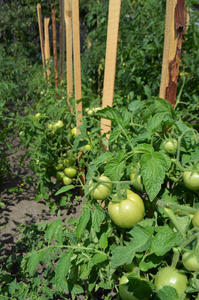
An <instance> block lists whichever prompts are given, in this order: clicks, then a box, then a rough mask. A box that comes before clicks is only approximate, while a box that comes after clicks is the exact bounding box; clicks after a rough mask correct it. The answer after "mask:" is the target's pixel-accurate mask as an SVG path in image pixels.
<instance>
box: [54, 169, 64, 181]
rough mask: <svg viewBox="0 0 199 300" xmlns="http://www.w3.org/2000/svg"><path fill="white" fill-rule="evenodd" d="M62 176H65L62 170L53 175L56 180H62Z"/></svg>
mask: <svg viewBox="0 0 199 300" xmlns="http://www.w3.org/2000/svg"><path fill="white" fill-rule="evenodd" d="M64 176H65V174H64V172H61V171H58V172H56V175H55V177H56V179H57V180H58V181H62V180H63V177H64Z"/></svg>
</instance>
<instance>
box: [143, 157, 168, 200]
mask: <svg viewBox="0 0 199 300" xmlns="http://www.w3.org/2000/svg"><path fill="white" fill-rule="evenodd" d="M140 164H141V175H142V178H143V183H144V186H145V189H146V192H147V194H148V196H149V199H150V200H151V201H153V200H154V198H155V197H156V196H157V194H158V193H159V191H160V189H161V185H162V184H163V182H164V178H165V173H166V171H168V169H169V167H170V160H169V159H168V157H167V156H166V155H165V154H164V153H160V152H154V153H153V154H148V153H146V154H143V155H142V157H141V162H140Z"/></svg>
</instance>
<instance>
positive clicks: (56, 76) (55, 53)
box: [51, 4, 58, 88]
mask: <svg viewBox="0 0 199 300" xmlns="http://www.w3.org/2000/svg"><path fill="white" fill-rule="evenodd" d="M51 12H52V32H53V56H54V70H55V88H58V69H57V40H56V22H55V5H54V4H51Z"/></svg>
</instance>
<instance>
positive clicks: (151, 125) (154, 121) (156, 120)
mask: <svg viewBox="0 0 199 300" xmlns="http://www.w3.org/2000/svg"><path fill="white" fill-rule="evenodd" d="M167 115H168V114H167V113H165V112H163V113H159V114H155V115H154V116H151V117H150V118H149V121H148V124H147V127H146V128H147V131H149V132H153V133H154V132H155V131H156V130H157V129H158V127H159V126H160V125H161V123H162V121H163V120H164V118H165V116H167Z"/></svg>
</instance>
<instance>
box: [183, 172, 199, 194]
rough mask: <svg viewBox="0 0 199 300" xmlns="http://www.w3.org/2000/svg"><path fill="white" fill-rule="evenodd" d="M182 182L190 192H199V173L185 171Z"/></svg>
mask: <svg viewBox="0 0 199 300" xmlns="http://www.w3.org/2000/svg"><path fill="white" fill-rule="evenodd" d="M183 181H184V184H185V185H186V187H188V188H189V189H190V190H193V191H198V190H199V173H198V172H196V171H195V172H192V171H185V172H184V173H183Z"/></svg>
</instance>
